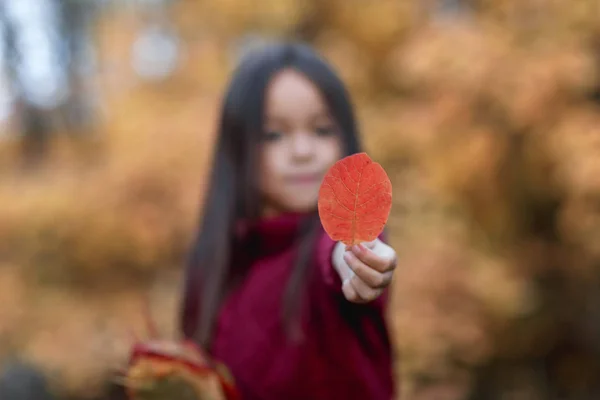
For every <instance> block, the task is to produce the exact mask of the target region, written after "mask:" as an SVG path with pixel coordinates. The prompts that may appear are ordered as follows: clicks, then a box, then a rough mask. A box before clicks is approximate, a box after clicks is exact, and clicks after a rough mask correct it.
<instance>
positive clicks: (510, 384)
mask: <svg viewBox="0 0 600 400" xmlns="http://www.w3.org/2000/svg"><path fill="white" fill-rule="evenodd" d="M0 34H1V36H0V71H1V72H0V360H2V361H1V362H2V364H0V373H1V374H2V375H0V398H1V399H3V400H4V399H12V398H14V399H17V400H19V399H36V400H37V399H40V400H42V399H51V398H54V399H113V398H114V399H116V398H117V396H116V395H114V394H111V393H112V392H111V391H112V390H113V386H114V385H113V384H112V378H113V376H114V370H115V368H116V367H118V366H119V365H122V364H123V363H124V362H125V360H126V357H127V351H128V349H129V346H130V345H131V344H132V336H131V332H132V331H133V332H137V334H138V335H140V336H142V337H143V334H144V321H143V311H142V310H143V304H144V301H145V299H147V300H149V303H150V307H151V311H152V315H153V318H154V319H156V320H157V321H158V325H159V328H160V331H161V334H162V335H163V336H164V337H172V338H175V337H177V333H176V329H175V327H176V317H177V305H178V301H179V296H180V287H181V282H180V281H179V279H180V273H181V272H182V261H183V257H184V256H185V252H186V250H187V246H188V243H189V241H190V239H191V238H190V236H191V232H192V230H193V227H194V225H195V224H196V221H197V217H198V215H197V214H198V206H199V202H200V201H201V200H202V197H203V195H204V192H203V188H204V185H203V184H204V182H205V179H206V173H207V167H208V162H209V161H210V156H211V145H212V143H213V140H214V129H215V126H216V115H217V112H218V108H219V102H220V99H221V95H222V92H223V90H224V87H225V84H226V83H227V78H228V77H229V74H230V72H231V69H232V67H233V66H234V65H235V63H236V62H237V60H238V59H239V57H240V56H241V55H242V54H243V53H244V52H246V51H248V50H249V49H251V48H253V47H254V46H260V45H261V44H263V43H265V41H269V40H271V39H273V38H284V37H285V38H297V39H302V40H305V41H308V42H310V43H311V44H313V45H314V46H315V47H316V48H317V49H318V50H319V51H320V52H321V53H322V54H323V55H324V56H325V57H326V58H327V59H328V60H329V61H330V62H331V63H332V64H333V65H334V66H335V67H336V68H337V69H338V71H339V72H340V74H341V75H342V77H343V78H344V80H345V82H346V83H347V85H348V87H349V88H350V90H351V92H352V95H353V98H354V101H355V103H356V107H357V112H358V116H359V120H360V124H361V127H362V131H363V135H364V138H365V141H366V146H367V151H368V152H369V154H370V155H371V156H372V157H373V158H375V159H376V160H377V161H379V162H381V163H382V164H383V165H384V167H385V168H386V170H387V172H388V174H389V175H390V177H391V179H392V183H393V185H394V205H393V209H392V216H391V217H390V222H389V227H390V232H391V234H392V244H393V246H394V247H395V248H396V250H397V251H398V253H399V255H400V265H399V268H398V272H397V276H396V280H395V283H394V286H393V296H392V297H393V299H392V304H391V307H390V312H389V321H390V328H391V329H392V332H393V338H394V347H395V349H396V360H397V363H396V370H397V377H398V379H399V382H400V388H401V391H400V395H401V396H399V397H401V398H402V399H406V400H417V399H434V400H436V399H440V400H446V399H448V400H451V399H452V400H453V399H503V400H504V399H507V400H512V399H515V400H517V399H519V400H520V399H527V400H530V399H531V400H536V399H544V400H545V399H598V398H600V1H598V0H546V1H542V0H410V1H409V0H405V1H400V0H372V1H364V0H326V1H325V0H145V1H142V0H137V1H133V0H127V1H126V0H118V1H117V0H112V1H111V0H0ZM9 366H10V368H9ZM11 396H13V397H11Z"/></svg>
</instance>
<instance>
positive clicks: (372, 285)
mask: <svg viewBox="0 0 600 400" xmlns="http://www.w3.org/2000/svg"><path fill="white" fill-rule="evenodd" d="M396 264H397V258H396V252H395V251H394V249H392V248H391V247H390V246H388V245H387V244H385V243H383V242H382V241H381V240H379V239H375V240H374V241H372V242H368V243H362V244H359V245H356V246H353V247H352V248H351V249H350V250H346V245H345V244H343V243H341V242H340V243H337V244H336V246H335V248H334V250H333V266H334V268H335V270H336V271H337V272H338V274H339V275H340V278H341V279H342V282H343V284H342V291H343V292H344V296H345V297H346V299H347V300H348V301H351V302H353V303H368V302H370V301H373V300H375V299H376V298H378V297H379V296H380V295H381V294H382V293H383V290H384V289H385V288H386V287H388V286H389V284H390V283H391V282H392V275H393V273H394V269H395V268H396Z"/></svg>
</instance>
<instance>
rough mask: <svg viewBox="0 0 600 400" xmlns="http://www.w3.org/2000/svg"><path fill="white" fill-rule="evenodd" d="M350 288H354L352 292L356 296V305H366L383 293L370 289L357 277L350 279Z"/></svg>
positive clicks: (381, 290)
mask: <svg viewBox="0 0 600 400" xmlns="http://www.w3.org/2000/svg"><path fill="white" fill-rule="evenodd" d="M350 286H352V287H353V288H354V291H355V292H356V294H357V297H358V301H356V302H357V303H367V302H370V301H373V300H375V299H376V298H378V297H379V296H380V295H381V293H383V289H377V288H372V287H370V286H369V285H368V284H366V283H365V282H364V281H363V280H362V279H360V278H359V277H358V276H354V277H352V278H351V279H350Z"/></svg>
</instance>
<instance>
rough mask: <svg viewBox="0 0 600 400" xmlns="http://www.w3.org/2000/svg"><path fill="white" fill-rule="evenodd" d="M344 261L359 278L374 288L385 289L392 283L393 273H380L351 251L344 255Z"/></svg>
mask: <svg viewBox="0 0 600 400" xmlns="http://www.w3.org/2000/svg"><path fill="white" fill-rule="evenodd" d="M344 261H346V264H348V266H349V267H350V269H351V270H352V271H353V272H354V274H355V275H356V276H357V277H359V278H360V279H361V280H362V281H363V282H365V283H366V284H367V285H369V286H370V287H372V288H377V289H381V288H385V287H386V286H388V285H389V284H390V282H391V281H392V271H386V272H379V271H377V270H376V269H373V268H371V267H369V266H368V265H366V264H365V263H364V262H362V261H361V260H359V259H358V257H357V256H356V255H355V254H354V253H352V252H350V251H349V252H346V253H345V254H344Z"/></svg>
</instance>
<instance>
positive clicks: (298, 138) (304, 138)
mask: <svg viewBox="0 0 600 400" xmlns="http://www.w3.org/2000/svg"><path fill="white" fill-rule="evenodd" d="M291 145H292V155H293V157H294V158H296V159H298V160H304V159H307V158H310V157H312V156H313V153H314V150H315V145H314V140H313V139H312V136H311V135H310V134H308V133H304V132H299V133H296V134H294V135H293V136H292V143H291Z"/></svg>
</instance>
